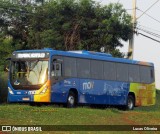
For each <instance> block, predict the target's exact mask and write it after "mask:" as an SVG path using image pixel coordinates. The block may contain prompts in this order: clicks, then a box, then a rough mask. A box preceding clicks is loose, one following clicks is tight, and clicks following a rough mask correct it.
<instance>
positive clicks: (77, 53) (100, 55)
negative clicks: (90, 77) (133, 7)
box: [13, 48, 154, 66]
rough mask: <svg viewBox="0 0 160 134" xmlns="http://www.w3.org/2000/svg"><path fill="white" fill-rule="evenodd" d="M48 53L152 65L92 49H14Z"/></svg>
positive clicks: (20, 51)
mask: <svg viewBox="0 0 160 134" xmlns="http://www.w3.org/2000/svg"><path fill="white" fill-rule="evenodd" d="M43 52H45V53H50V55H62V56H68V57H77V58H86V59H96V60H104V61H113V62H120V63H129V64H139V65H146V66H154V65H153V63H151V62H144V61H136V60H130V59H125V58H116V57H112V55H111V54H107V53H100V52H94V51H86V50H82V51H60V50H54V49H51V48H45V49H39V50H19V51H14V52H13V54H15V53H43Z"/></svg>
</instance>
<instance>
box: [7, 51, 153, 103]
mask: <svg viewBox="0 0 160 134" xmlns="http://www.w3.org/2000/svg"><path fill="white" fill-rule="evenodd" d="M33 53H34V54H35V55H36V54H39V53H45V54H46V55H47V58H46V57H43V58H44V59H47V60H48V68H47V73H48V75H47V80H46V81H45V82H44V83H43V84H41V86H39V87H38V88H34V89H32V88H31V86H30V85H29V86H27V85H24V86H23V88H22V89H21V87H20V85H21V84H19V83H20V82H17V81H16V79H15V80H13V82H11V79H12V76H11V75H12V73H11V72H10V76H9V81H8V90H9V92H8V102H50V103H67V101H68V100H67V99H68V96H69V93H70V91H72V92H73V93H74V94H75V96H76V101H77V103H78V104H105V105H127V103H128V102H127V100H128V95H129V94H131V95H132V96H133V98H134V101H135V104H134V105H135V106H143V105H154V104H155V86H154V80H153V81H152V82H150V83H140V82H130V81H119V80H118V81H117V80H106V79H103V78H102V79H94V78H91V77H89V78H81V77H78V76H76V77H69V76H64V73H63V71H64V70H65V68H63V67H64V66H65V64H67V62H65V63H64V65H63V62H64V59H65V58H62V61H61V64H62V68H63V69H62V75H61V76H60V77H57V78H52V76H51V72H52V64H53V59H54V57H57V56H58V57H67V58H78V59H79V58H80V59H88V60H95V61H103V62H112V63H123V64H127V65H128V64H129V65H144V66H147V67H151V68H154V66H153V64H152V63H147V62H139V61H134V60H128V59H123V58H114V57H112V56H111V55H109V54H103V53H97V52H88V51H77V52H72V51H57V50H52V49H43V50H21V51H15V52H14V53H13V55H12V58H11V62H12V61H14V64H15V63H16V62H18V61H27V60H33V59H34V60H36V59H43V58H42V57H41V56H40V57H39V55H38V56H34V54H33ZM18 54H21V55H20V56H21V57H17V55H18ZM23 54H28V55H31V54H33V57H28V55H23ZM16 64H18V63H16ZM40 64H41V63H40ZM76 66H78V63H76ZM81 66H82V67H83V66H84V65H83V64H82V65H81ZM97 66H99V65H97ZM90 67H91V61H90ZM37 68H38V67H37ZM103 68H104V67H103ZM18 74H19V75H20V74H21V72H19V73H18ZM22 74H23V73H22ZM77 74H78V71H77V73H76V75H77ZM16 75H17V74H16ZM33 75H34V72H33ZM25 77H26V76H25ZM95 77H96V76H95ZM108 77H110V76H108ZM19 79H20V78H19ZM22 79H23V77H22ZM52 79H54V80H52ZM17 83H18V84H17ZM14 84H15V85H14ZM14 86H15V87H16V86H17V87H18V86H19V88H17V89H15V88H14ZM145 89H146V90H145ZM140 91H141V92H142V93H143V94H144V93H145V94H146V95H147V94H150V97H147V96H145V97H144V96H143V95H142V94H140Z"/></svg>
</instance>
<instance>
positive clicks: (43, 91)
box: [40, 86, 48, 94]
mask: <svg viewBox="0 0 160 134" xmlns="http://www.w3.org/2000/svg"><path fill="white" fill-rule="evenodd" d="M47 89H48V87H47V86H46V87H44V89H43V90H42V91H41V92H40V94H44V93H45V92H46V91H47Z"/></svg>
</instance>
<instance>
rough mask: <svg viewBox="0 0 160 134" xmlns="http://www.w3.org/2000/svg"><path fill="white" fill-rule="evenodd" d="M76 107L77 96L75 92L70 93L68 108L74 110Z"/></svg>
mask: <svg viewBox="0 0 160 134" xmlns="http://www.w3.org/2000/svg"><path fill="white" fill-rule="evenodd" d="M75 106H76V95H75V94H74V92H72V91H70V92H69V95H68V98H67V107H68V108H73V107H75Z"/></svg>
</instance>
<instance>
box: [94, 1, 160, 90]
mask: <svg viewBox="0 0 160 134" xmlns="http://www.w3.org/2000/svg"><path fill="white" fill-rule="evenodd" d="M94 1H96V2H100V3H101V4H102V5H107V4H109V3H117V2H119V3H120V4H122V5H123V7H124V8H125V9H127V12H128V13H129V14H131V15H132V0H94ZM156 2H157V3H156ZM154 3H156V4H154ZM152 5H153V6H152ZM150 7H151V8H150ZM159 7H160V0H136V8H137V10H136V18H137V26H138V27H139V28H141V29H143V30H147V31H150V32H153V33H156V34H159V35H160V8H159ZM148 8H149V10H148V11H147V12H146V14H143V12H145V11H146V10H147V9H148ZM142 11H143V12H142ZM142 14H143V15H142ZM141 15H142V16H141ZM140 16H141V17H140ZM138 32H140V33H143V34H145V35H147V36H150V37H152V38H154V39H156V40H158V41H160V36H159V37H155V36H152V35H150V34H147V33H146V32H143V31H140V30H138ZM123 44H124V47H123V48H120V51H121V52H124V53H127V52H128V44H129V43H128V42H123ZM133 59H134V60H139V61H146V62H152V63H154V66H155V80H156V81H155V82H156V88H157V89H160V42H156V41H153V40H152V39H149V38H146V37H144V36H142V35H140V34H138V35H135V36H134V52H133Z"/></svg>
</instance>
